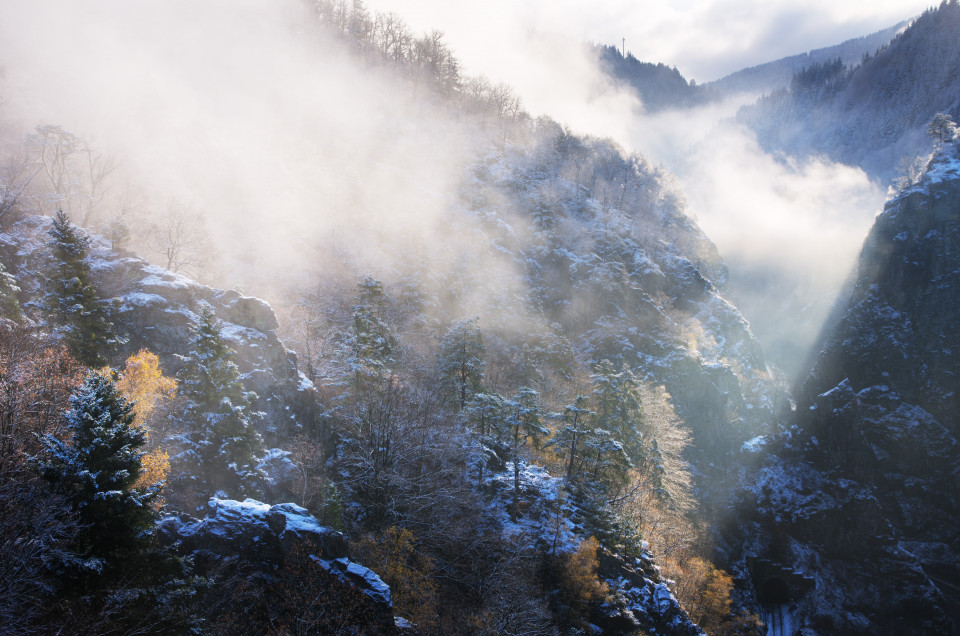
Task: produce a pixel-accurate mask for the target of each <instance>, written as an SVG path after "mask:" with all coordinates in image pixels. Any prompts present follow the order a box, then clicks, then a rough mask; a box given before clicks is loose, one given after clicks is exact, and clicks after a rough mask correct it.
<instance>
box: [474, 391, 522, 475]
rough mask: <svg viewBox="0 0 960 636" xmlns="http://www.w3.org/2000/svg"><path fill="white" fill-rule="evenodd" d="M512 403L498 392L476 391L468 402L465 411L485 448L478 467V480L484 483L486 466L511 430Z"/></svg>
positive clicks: (496, 454)
mask: <svg viewBox="0 0 960 636" xmlns="http://www.w3.org/2000/svg"><path fill="white" fill-rule="evenodd" d="M510 407H511V403H510V402H509V401H508V400H506V399H504V397H503V396H502V395H498V394H496V393H476V394H474V395H473V397H472V398H471V399H470V401H469V402H467V404H466V406H465V407H464V412H465V413H466V415H467V419H468V421H469V422H470V423H471V424H472V425H473V427H474V433H475V435H476V439H477V441H478V442H480V445H481V446H482V448H483V456H482V457H481V458H480V462H479V467H478V472H479V476H478V480H479V481H480V483H483V469H484V466H486V464H487V463H488V462H489V461H490V460H491V459H494V458H495V457H496V456H498V450H502V447H503V443H504V440H505V439H506V438H507V435H508V432H509V429H510V427H509V417H510V414H511V411H512V409H511V408H510Z"/></svg>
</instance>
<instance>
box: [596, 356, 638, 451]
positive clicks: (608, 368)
mask: <svg viewBox="0 0 960 636" xmlns="http://www.w3.org/2000/svg"><path fill="white" fill-rule="evenodd" d="M590 380H591V381H592V382H593V404H594V409H595V413H596V426H597V427H598V428H601V429H604V430H607V431H610V433H611V434H612V435H613V437H614V439H616V440H617V441H619V442H620V443H621V444H622V445H623V450H624V451H625V452H626V453H627V457H629V458H630V461H631V462H637V461H639V460H640V458H641V457H642V456H643V435H642V432H641V431H642V430H643V403H642V402H641V400H640V383H639V382H638V381H637V378H636V376H634V374H633V373H632V372H631V371H630V370H629V369H622V370H619V371H618V370H617V369H616V368H615V367H614V365H613V363H612V362H610V361H609V360H601V361H600V362H599V363H598V364H597V366H596V367H595V368H594V372H593V373H592V374H591V375H590Z"/></svg>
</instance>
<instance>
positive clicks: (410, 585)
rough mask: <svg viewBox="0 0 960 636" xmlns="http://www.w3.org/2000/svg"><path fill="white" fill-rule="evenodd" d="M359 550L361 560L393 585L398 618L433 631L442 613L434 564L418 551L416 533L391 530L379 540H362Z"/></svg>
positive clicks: (391, 587) (400, 529)
mask: <svg viewBox="0 0 960 636" xmlns="http://www.w3.org/2000/svg"><path fill="white" fill-rule="evenodd" d="M355 551H356V553H357V555H358V557H359V560H360V561H361V562H362V563H363V564H364V565H366V566H367V567H369V568H371V569H373V570H374V571H375V572H376V573H377V574H379V575H380V578H382V579H383V580H384V581H385V582H386V583H387V585H389V586H390V590H391V591H392V592H393V606H394V608H395V611H396V613H397V615H398V616H402V617H404V618H406V619H408V620H410V621H412V622H413V623H415V624H416V625H417V627H418V628H419V629H420V630H421V631H424V632H429V631H430V629H431V628H432V627H433V626H434V624H435V623H436V618H437V610H438V607H437V602H438V601H437V584H436V582H435V581H434V580H433V570H434V563H433V559H431V558H429V557H427V556H425V555H423V554H420V553H418V552H417V550H416V537H414V534H413V533H412V532H410V531H409V530H406V529H402V528H397V527H392V528H387V529H386V530H385V531H384V533H383V534H382V535H381V536H380V537H379V538H374V537H372V536H368V537H365V538H363V539H361V540H360V541H359V542H358V543H357V544H356V546H355Z"/></svg>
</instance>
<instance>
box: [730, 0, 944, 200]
mask: <svg viewBox="0 0 960 636" xmlns="http://www.w3.org/2000/svg"><path fill="white" fill-rule="evenodd" d="M958 35H960V5H958V4H957V3H956V2H953V1H951V2H943V3H941V5H940V6H939V7H938V8H936V9H930V10H928V11H926V12H925V13H924V14H923V15H921V16H920V17H919V18H917V19H916V20H915V21H914V22H913V23H912V24H911V25H910V26H909V28H907V29H906V30H905V31H904V32H903V33H901V34H899V35H898V36H897V37H896V38H895V39H894V40H893V41H892V42H891V43H890V44H889V46H887V47H884V48H883V49H882V50H880V51H879V52H877V53H876V54H875V55H872V56H869V57H868V58H866V59H864V60H863V61H862V63H860V64H859V65H858V66H856V67H855V68H848V67H847V65H846V64H845V63H844V62H843V61H842V60H840V59H839V58H838V59H836V60H833V61H826V62H819V63H815V64H812V65H810V66H809V67H807V68H806V69H804V70H803V71H801V72H799V73H797V74H796V75H795V76H794V78H793V80H792V82H791V84H790V87H789V88H785V89H782V90H779V91H775V92H773V93H772V94H770V95H768V96H766V97H764V98H763V99H761V100H760V101H758V102H757V104H756V105H753V106H749V107H745V108H743V109H742V110H741V111H740V113H739V114H738V115H737V119H738V121H740V122H742V123H744V124H746V125H748V126H750V127H751V128H752V129H753V130H755V131H756V133H757V136H758V139H759V140H760V142H761V144H762V145H763V146H764V148H766V149H767V150H769V151H780V152H786V153H788V154H791V155H796V156H805V155H812V154H822V155H826V156H828V157H830V158H831V159H833V160H834V161H839V162H842V163H845V164H848V165H857V166H860V167H862V168H863V169H864V170H865V171H866V172H867V173H868V174H869V175H871V177H872V178H874V179H877V180H880V181H883V182H886V183H888V182H890V181H892V180H893V179H894V178H895V177H896V176H898V174H903V173H905V172H906V173H913V174H915V173H916V171H917V168H916V166H915V157H916V156H917V155H918V154H925V153H926V152H928V151H929V147H930V146H929V141H928V140H927V138H926V136H925V127H926V125H927V123H928V122H929V121H930V119H931V118H932V117H933V115H934V114H936V113H938V112H944V113H950V114H953V115H954V116H956V115H957V114H958V113H957V107H958V104H960V85H958V76H957V72H956V69H957V67H958V64H960V47H958V46H957V41H958Z"/></svg>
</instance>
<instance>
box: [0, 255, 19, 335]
mask: <svg viewBox="0 0 960 636" xmlns="http://www.w3.org/2000/svg"><path fill="white" fill-rule="evenodd" d="M19 291H20V288H19V287H18V286H17V279H15V278H14V277H13V276H11V275H10V274H9V273H8V272H7V270H6V268H5V267H4V266H3V263H0V318H5V319H7V320H12V321H14V322H18V321H19V320H20V319H21V318H23V311H22V310H21V309H20V302H19V301H18V300H17V293H18V292H19Z"/></svg>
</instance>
